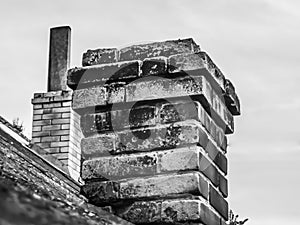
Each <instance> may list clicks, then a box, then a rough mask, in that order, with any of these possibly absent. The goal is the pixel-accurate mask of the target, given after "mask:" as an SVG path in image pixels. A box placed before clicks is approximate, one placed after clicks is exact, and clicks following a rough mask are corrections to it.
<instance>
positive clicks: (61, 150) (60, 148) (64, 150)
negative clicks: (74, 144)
mask: <svg viewBox="0 0 300 225" xmlns="http://www.w3.org/2000/svg"><path fill="white" fill-rule="evenodd" d="M59 152H69V147H59Z"/></svg>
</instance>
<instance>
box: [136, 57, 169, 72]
mask: <svg viewBox="0 0 300 225" xmlns="http://www.w3.org/2000/svg"><path fill="white" fill-rule="evenodd" d="M141 70H142V75H143V76H144V77H145V76H154V75H164V74H166V73H167V58H166V57H155V58H148V59H144V60H143V63H142V67H141Z"/></svg>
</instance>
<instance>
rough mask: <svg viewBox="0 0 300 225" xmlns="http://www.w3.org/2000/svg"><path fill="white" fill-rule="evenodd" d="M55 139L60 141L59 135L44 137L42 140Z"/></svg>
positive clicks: (51, 140)
mask: <svg viewBox="0 0 300 225" xmlns="http://www.w3.org/2000/svg"><path fill="white" fill-rule="evenodd" d="M54 141H60V138H59V136H54V137H52V136H50V137H42V142H54Z"/></svg>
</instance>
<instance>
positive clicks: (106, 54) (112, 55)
mask: <svg viewBox="0 0 300 225" xmlns="http://www.w3.org/2000/svg"><path fill="white" fill-rule="evenodd" d="M117 55H118V53H117V49H116V48H108V49H107V48H106V49H96V50H88V51H87V52H85V53H83V57H82V65H83V66H91V65H96V64H102V63H113V62H117Z"/></svg>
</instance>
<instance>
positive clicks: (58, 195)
mask: <svg viewBox="0 0 300 225" xmlns="http://www.w3.org/2000/svg"><path fill="white" fill-rule="evenodd" d="M2 119H3V118H2ZM0 124H1V125H2V126H0V199H1V201H0V211H1V213H0V224H7V225H17V224H22V225H25V224H39V225H43V224H45V225H46V224H47V225H48V224H66V225H68V224H70V225H71V224H72V225H73V224H86V225H90V224H111V225H112V224H130V223H128V222H126V221H124V220H122V219H120V218H118V217H116V216H114V215H113V214H111V213H109V212H107V211H104V210H102V209H100V208H98V207H96V206H93V205H90V204H88V203H87V202H86V199H85V198H84V197H83V196H81V195H80V194H79V191H80V184H79V183H77V182H76V181H74V180H72V178H70V177H69V176H68V175H67V174H66V173H64V171H63V170H61V169H59V168H58V167H56V166H54V164H52V163H51V162H49V161H48V160H46V159H44V158H43V157H42V156H40V155H39V154H37V153H36V152H35V151H33V150H31V149H30V148H28V147H27V146H26V142H25V144H24V143H22V140H21V139H19V138H16V137H18V136H15V135H18V134H17V133H15V132H14V131H13V130H12V129H10V128H9V127H8V126H7V125H6V128H9V129H6V128H4V126H3V124H4V123H2V121H0ZM12 132H13V133H12ZM21 138H22V137H21ZM16 139H18V140H16Z"/></svg>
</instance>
